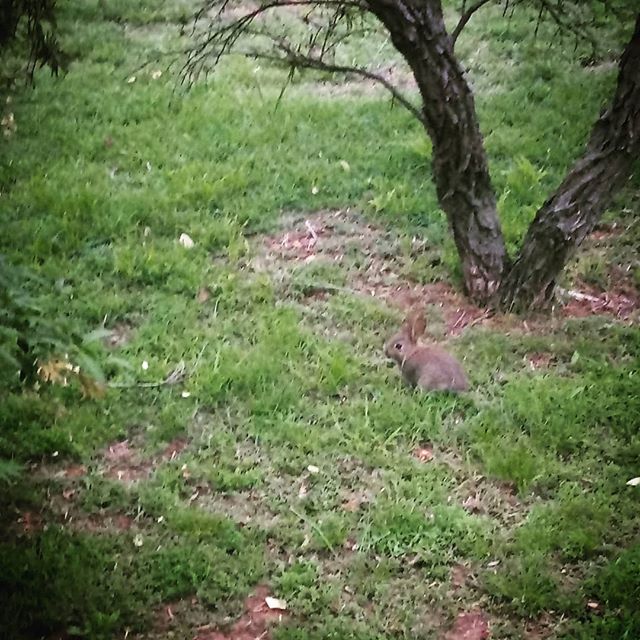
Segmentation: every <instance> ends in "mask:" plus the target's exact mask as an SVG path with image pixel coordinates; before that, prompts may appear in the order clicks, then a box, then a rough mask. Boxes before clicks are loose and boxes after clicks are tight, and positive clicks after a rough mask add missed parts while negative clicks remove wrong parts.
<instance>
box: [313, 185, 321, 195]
mask: <svg viewBox="0 0 640 640" xmlns="http://www.w3.org/2000/svg"><path fill="white" fill-rule="evenodd" d="M319 192H320V189H318V187H316V186H315V185H314V186H313V187H312V188H311V193H312V195H314V196H317V195H318V193H319Z"/></svg>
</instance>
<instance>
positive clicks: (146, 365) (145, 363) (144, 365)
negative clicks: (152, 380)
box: [142, 360, 149, 371]
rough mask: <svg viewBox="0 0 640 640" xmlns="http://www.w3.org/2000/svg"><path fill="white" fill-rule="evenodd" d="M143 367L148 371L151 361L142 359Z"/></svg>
mask: <svg viewBox="0 0 640 640" xmlns="http://www.w3.org/2000/svg"><path fill="white" fill-rule="evenodd" d="M142 368H143V369H144V370H145V371H146V370H147V369H148V368H149V363H148V362H147V361H146V360H143V361H142Z"/></svg>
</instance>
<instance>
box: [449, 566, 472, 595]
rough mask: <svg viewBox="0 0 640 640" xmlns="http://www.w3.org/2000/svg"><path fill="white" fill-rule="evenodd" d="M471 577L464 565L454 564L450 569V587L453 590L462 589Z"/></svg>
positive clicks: (468, 568) (469, 570)
mask: <svg viewBox="0 0 640 640" xmlns="http://www.w3.org/2000/svg"><path fill="white" fill-rule="evenodd" d="M472 576H473V572H472V570H471V568H470V567H468V566H467V565H466V564H455V565H453V567H451V586H452V587H453V589H454V590H456V591H457V590H459V589H462V588H463V587H465V586H466V584H467V582H468V581H469V580H470V579H471V577H472Z"/></svg>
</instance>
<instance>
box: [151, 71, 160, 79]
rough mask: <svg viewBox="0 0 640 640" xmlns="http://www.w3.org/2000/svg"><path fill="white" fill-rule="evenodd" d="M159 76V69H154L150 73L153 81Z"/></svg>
mask: <svg viewBox="0 0 640 640" xmlns="http://www.w3.org/2000/svg"><path fill="white" fill-rule="evenodd" d="M161 75H162V71H160V69H156V70H155V71H152V72H151V77H152V78H153V79H154V80H157V79H158V78H159V77H160V76H161Z"/></svg>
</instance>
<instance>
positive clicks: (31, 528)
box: [18, 511, 44, 536]
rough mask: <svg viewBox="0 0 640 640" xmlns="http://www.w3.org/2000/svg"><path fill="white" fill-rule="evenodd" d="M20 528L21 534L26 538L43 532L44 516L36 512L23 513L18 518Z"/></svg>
mask: <svg viewBox="0 0 640 640" xmlns="http://www.w3.org/2000/svg"><path fill="white" fill-rule="evenodd" d="M18 527H19V531H20V533H21V534H22V535H25V536H31V535H33V534H34V533H38V532H39V531H42V529H43V528H44V520H43V518H42V514H41V513H37V512H35V511H23V512H22V513H21V514H20V516H19V517H18Z"/></svg>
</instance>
